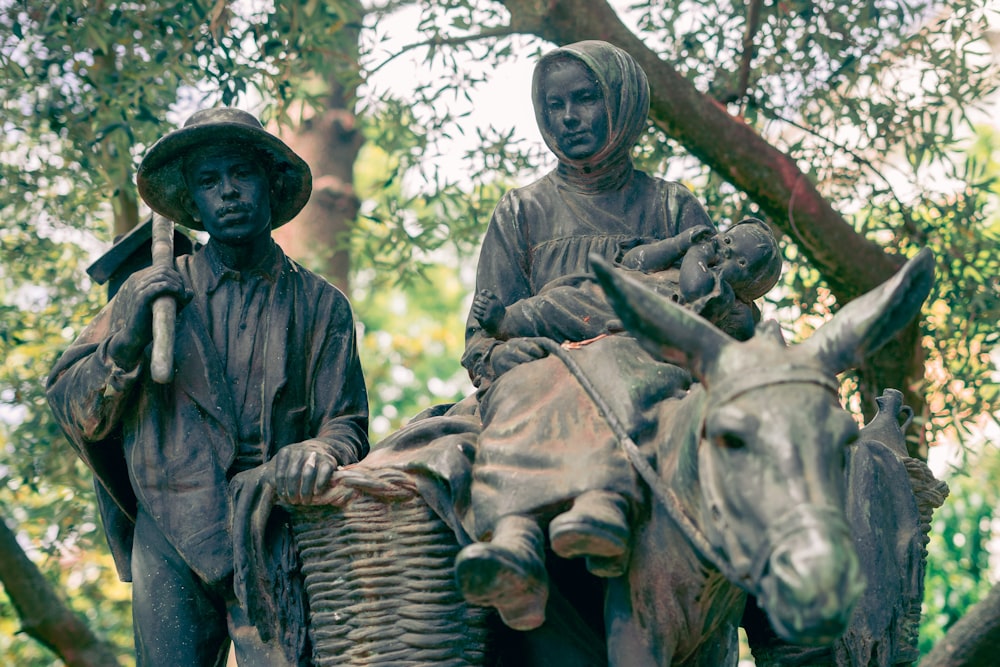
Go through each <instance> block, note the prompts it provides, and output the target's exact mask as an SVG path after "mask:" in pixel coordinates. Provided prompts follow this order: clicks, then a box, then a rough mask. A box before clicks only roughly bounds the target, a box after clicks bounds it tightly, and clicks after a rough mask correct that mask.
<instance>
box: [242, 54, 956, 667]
mask: <svg viewBox="0 0 1000 667" xmlns="http://www.w3.org/2000/svg"><path fill="white" fill-rule="evenodd" d="M534 92H535V101H536V111H537V115H538V119H539V124H540V126H541V127H542V129H543V134H544V135H545V137H546V140H547V142H548V143H549V145H550V147H552V149H553V150H554V151H555V152H556V154H557V156H558V157H559V162H560V163H559V167H558V168H557V169H556V171H555V172H553V173H551V174H548V175H547V176H545V177H543V178H542V179H540V180H539V181H537V182H536V183H534V184H532V185H529V186H527V187H526V188H521V189H518V190H514V191H512V192H511V193H508V194H507V195H505V197H504V199H503V200H502V201H501V203H500V204H499V205H498V207H497V210H496V213H495V215H494V219H493V221H492V223H491V225H490V229H489V231H488V232H487V236H486V240H485V242H484V247H483V252H482V257H481V260H480V270H479V276H478V286H477V292H478V293H479V295H480V297H481V298H479V299H477V302H476V304H475V305H474V307H473V310H472V312H471V314H470V318H469V327H468V338H467V350H466V354H465V356H464V359H463V363H464V364H465V365H466V367H467V368H468V369H469V371H470V374H471V376H472V377H473V378H474V380H475V382H476V384H477V386H478V392H477V393H476V394H475V395H473V396H470V397H468V398H467V399H465V400H463V401H461V402H459V403H457V404H455V405H450V406H437V407H436V408H434V409H431V410H428V411H426V412H425V413H423V414H421V415H419V416H418V417H416V418H414V419H413V420H412V421H411V422H410V423H409V424H408V425H407V426H405V427H404V428H403V429H401V430H400V431H398V432H397V433H395V434H393V435H391V436H389V437H388V438H386V439H385V440H383V441H382V442H380V443H379V445H378V446H377V447H375V448H374V449H373V451H372V452H371V454H370V455H369V456H367V457H366V458H365V459H363V460H361V461H359V462H358V463H356V464H353V465H351V466H347V467H345V468H342V469H339V470H337V471H335V472H334V473H333V475H332V476H331V480H330V484H329V486H328V488H327V489H326V490H325V491H324V492H323V493H322V494H319V495H317V496H314V497H313V498H311V499H309V501H308V503H307V504H303V503H301V502H300V501H297V500H296V499H294V498H285V499H282V498H280V497H278V496H279V494H277V493H276V491H275V489H274V482H273V477H274V475H273V474H272V473H271V472H269V469H270V468H272V467H273V466H274V463H273V462H268V463H265V464H264V465H262V466H260V467H258V468H255V469H252V470H249V471H246V472H243V473H241V474H240V475H238V476H237V477H236V478H235V479H234V485H235V486H237V487H238V488H239V489H240V490H239V491H238V492H237V502H236V503H235V504H236V511H235V512H234V524H233V532H234V534H235V535H236V542H237V552H236V560H237V563H238V565H237V575H238V576H237V584H238V585H237V590H238V592H240V596H241V599H245V600H246V606H247V607H248V609H250V610H251V611H252V613H251V616H252V617H253V618H254V619H255V622H256V623H257V625H258V628H260V629H261V633H262V635H265V636H274V635H275V634H282V635H283V643H285V644H287V643H288V641H287V637H288V636H289V635H293V636H294V633H288V632H284V631H283V630H282V628H287V627H288V626H287V624H286V623H285V622H284V621H283V620H282V618H281V616H282V613H283V612H282V609H283V606H282V604H281V603H280V597H281V589H280V588H279V589H277V590H275V587H274V586H272V585H270V581H269V579H268V572H267V569H268V563H267V562H266V560H264V559H262V558H261V557H260V554H262V553H264V554H266V553H268V552H267V551H265V550H263V549H262V548H261V547H260V545H261V544H262V538H263V537H264V536H266V534H267V530H266V528H267V522H266V517H267V516H268V514H269V513H271V512H273V511H275V509H276V508H277V507H279V506H280V507H283V508H284V509H285V510H287V511H289V512H291V514H292V515H293V522H292V524H293V529H294V531H295V536H296V541H297V545H298V547H299V549H300V550H301V553H302V560H303V572H304V574H305V585H306V588H307V590H308V592H309V599H310V611H311V618H310V627H309V632H310V636H311V638H312V642H313V647H314V651H313V660H314V662H315V664H317V665H353V666H356V667H362V666H364V667H368V666H370V665H376V664H396V665H424V664H440V665H449V666H450V665H455V666H456V667H457V666H458V665H480V664H482V665H496V664H504V665H506V664H524V665H546V666H548V667H552V666H559V667H562V666H565V667H579V666H581V665H587V666H589V665H598V666H599V665H606V664H611V665H616V666H620V667H631V666H633V665H646V664H656V665H671V664H688V665H712V666H713V667H714V666H717V665H735V664H736V661H737V659H738V656H737V642H736V628H737V626H738V625H739V624H740V623H741V622H742V623H744V624H747V625H751V624H752V623H755V622H758V625H755V626H753V627H752V628H748V635H750V636H751V642H752V643H753V645H754V646H755V654H756V652H757V651H759V656H760V659H761V664H766V665H783V664H804V663H803V660H805V661H806V662H808V664H814V665H834V664H836V665H838V666H841V667H844V666H847V665H850V666H851V667H859V666H860V665H868V664H870V661H869V658H872V657H873V654H874V652H876V651H877V652H879V659H880V660H888V661H891V662H886V663H881V664H891V663H893V662H898V661H897V660H896V658H902V657H903V656H906V655H909V654H908V653H907V651H908V649H909V648H910V647H911V646H912V639H913V637H912V607H913V602H914V600H919V591H917V592H916V594H914V589H915V588H918V587H915V586H912V585H909V584H911V583H913V582H912V581H907V579H909V578H911V577H914V576H918V575H916V570H915V568H914V565H913V556H914V554H915V553H916V552H918V551H919V544H918V541H919V540H920V539H921V538H922V535H916V534H915V531H913V530H912V528H913V526H914V524H915V523H916V522H919V524H920V525H921V526H923V525H925V523H926V518H927V516H929V514H927V513H926V512H925V511H924V510H921V511H920V512H918V511H917V510H916V503H915V502H914V490H913V489H912V488H911V487H910V485H909V479H912V478H913V476H912V475H908V472H909V465H908V464H907V465H906V466H905V467H904V463H903V462H902V461H901V460H900V459H899V458H897V455H896V453H893V452H892V451H891V449H890V447H894V446H895V445H896V444H898V443H895V441H898V439H899V432H900V431H899V429H893V428H886V427H885V424H882V425H881V426H880V425H878V424H876V425H875V426H873V427H872V428H870V429H866V430H865V431H864V432H862V433H861V434H860V435H861V437H863V438H864V439H865V441H864V442H863V443H862V444H860V445H858V444H855V443H856V439H857V438H858V437H859V430H858V427H857V425H856V423H855V422H854V420H853V419H852V417H851V416H850V415H849V414H848V413H847V412H846V411H845V410H844V409H843V408H842V406H841V405H840V402H839V397H838V382H837V379H836V374H837V373H838V372H840V371H841V370H843V369H845V368H847V367H848V366H850V365H852V364H854V363H856V362H858V361H859V360H860V359H861V358H862V357H864V356H865V355H867V354H869V353H871V352H872V351H874V349H876V348H877V347H879V346H880V345H882V344H884V343H885V342H886V341H887V340H888V339H890V338H891V337H892V336H893V335H894V334H895V332H897V331H898V330H899V329H900V328H901V327H903V326H904V325H905V324H906V323H907V322H908V321H909V320H910V319H911V318H912V317H913V316H914V315H915V314H916V313H917V312H918V311H919V308H920V305H921V303H922V301H923V299H924V298H925V297H926V295H927V293H928V291H929V289H930V285H931V283H932V280H933V260H932V258H931V257H930V253H929V252H927V251H924V252H922V253H920V254H919V255H917V256H916V257H915V258H914V259H912V260H911V261H910V262H909V263H908V264H907V265H906V266H905V267H903V268H902V269H901V270H900V272H899V273H898V274H897V275H896V276H895V277H894V278H893V279H892V280H890V281H889V282H888V283H886V284H885V285H883V286H882V287H880V288H878V289H876V290H875V291H873V292H871V293H869V294H868V295H866V296H864V297H862V298H860V299H858V300H856V301H855V302H852V303H851V304H849V305H847V306H846V307H844V308H843V309H842V310H841V311H840V312H839V313H838V314H837V315H836V316H835V317H834V318H833V319H832V320H831V322H829V323H828V324H826V325H825V326H824V327H822V328H821V329H820V330H819V331H818V332H817V333H816V334H815V335H814V337H813V338H812V339H810V340H808V341H806V342H805V343H802V344H800V345H797V346H793V347H788V346H787V345H786V344H785V342H784V340H783V339H782V337H781V334H780V331H779V329H778V327H777V326H776V325H774V324H773V323H770V324H765V325H761V326H753V325H755V324H756V321H757V319H758V317H759V314H758V313H757V312H755V310H754V308H753V305H752V303H751V302H750V299H751V298H752V297H753V295H755V294H759V293H760V291H761V290H766V289H767V288H768V287H770V286H771V285H772V284H773V282H774V280H775V279H776V278H777V272H778V271H779V270H780V263H779V262H778V259H777V253H776V252H775V248H774V240H773V237H771V236H770V234H769V232H767V228H766V226H764V225H763V224H762V223H760V222H759V221H752V222H751V221H747V222H745V223H742V224H738V225H736V226H735V227H734V228H733V229H731V230H729V231H727V232H725V233H723V234H718V233H716V232H715V229H714V226H713V225H712V223H711V221H710V220H709V219H708V217H707V215H706V214H705V212H704V211H703V210H702V208H701V206H700V205H699V204H698V203H697V201H696V200H695V199H694V197H693V196H692V195H691V194H690V193H689V192H687V191H686V190H684V189H683V188H682V187H681V186H679V185H677V184H671V183H666V182H664V181H660V180H657V179H652V178H649V177H648V176H646V175H644V174H641V173H640V172H637V171H635V170H634V169H633V167H632V164H631V161H630V160H629V157H628V155H629V149H630V148H631V145H632V143H634V141H635V139H636V137H637V136H638V133H639V132H641V129H642V127H643V126H644V123H645V112H646V104H647V99H648V98H647V94H648V91H647V89H646V83H645V78H644V76H643V75H642V73H641V70H639V68H638V67H637V65H636V64H635V62H634V61H633V60H632V59H631V58H630V57H629V56H627V54H624V53H623V52H622V51H620V50H619V49H616V48H615V47H613V46H611V45H608V44H604V43H600V42H585V43H581V44H575V45H571V46H569V47H565V48H563V49H558V50H556V51H555V52H553V53H552V54H550V55H548V56H546V57H544V58H543V59H542V61H541V63H540V64H539V67H538V68H537V69H536V77H535V85H534ZM727 239H728V241H729V243H727ZM747 241H749V243H746V244H745V242H747ZM734 244H735V245H736V246H738V247H739V250H738V251H737V252H730V251H727V250H726V249H725V247H724V246H725V245H734ZM678 260H680V262H681V266H679V267H676V266H674V264H675V263H676V262H677V261H678ZM685 260H686V263H687V264H688V266H687V267H686V268H685V267H684V264H685ZM741 260H746V264H747V266H746V267H743V266H742V264H741ZM658 273H664V275H662V276H660V275H656V274H658ZM595 285H600V286H601V288H602V289H603V290H605V291H606V292H607V294H608V297H607V301H605V300H604V299H603V297H598V296H597V295H596V294H597V293H596V292H595V290H594V286H595ZM563 288H566V289H563ZM548 297H551V298H548ZM682 300H683V301H685V302H687V301H690V303H688V304H687V305H686V306H683V307H682V306H680V305H679V303H680V302H681V301H682ZM574 304H583V305H582V306H580V307H577V306H576V305H574ZM536 307H539V312H545V309H546V308H550V307H551V308H553V309H554V311H553V312H555V313H556V315H554V316H552V317H551V318H550V317H548V316H546V317H545V318H543V319H544V321H538V322H529V323H528V325H529V326H534V327H536V328H534V329H531V328H521V327H520V324H523V323H524V322H521V323H517V322H516V319H517V317H521V319H522V320H527V319H531V318H532V317H533V315H532V314H531V313H532V309H533V308H536ZM609 307H610V308H611V309H613V311H612V310H609ZM560 309H561V310H560ZM727 309H728V312H727ZM696 311H698V312H696ZM699 312H700V314H699ZM510 313H513V314H514V319H512V321H511V322H510V323H509V324H511V327H510V329H509V330H506V331H505V330H504V328H505V326H506V325H507V324H508V323H506V322H504V319H505V317H506V316H507V315H508V314H510ZM730 317H731V318H732V319H727V318H730ZM713 322H715V323H718V324H720V325H724V326H727V327H731V328H730V329H728V330H729V331H730V332H731V333H732V334H734V335H735V337H734V335H730V334H727V333H726V332H725V331H723V330H720V328H718V327H716V326H715V324H713ZM524 331H528V332H529V333H530V334H531V335H527V336H526V335H524V334H523V333H522V332H524ZM751 333H752V334H753V335H752V336H751V335H750V334H751ZM536 334H537V335H536ZM737 338H739V339H746V340H737ZM896 416H898V410H897V412H896V414H894V415H893V416H892V418H895V417H896ZM881 421H882V422H884V421H885V420H884V419H883V420H881ZM880 439H881V440H886V439H889V440H893V441H894V443H895V444H892V445H887V444H886V443H883V442H881V441H880ZM887 452H888V454H887ZM851 475H856V476H857V477H858V478H859V479H860V478H861V477H864V478H866V479H869V480H870V479H879V478H882V479H888V478H889V476H890V475H891V476H892V479H893V480H894V484H893V485H892V486H891V488H889V487H886V488H884V489H879V493H873V494H872V495H871V496H870V497H860V496H858V495H855V494H854V489H855V486H856V484H855V479H853V478H852V477H851ZM857 487H858V488H860V489H865V488H866V487H864V486H863V485H861V484H860V483H859V484H858V485H857ZM904 487H905V488H904ZM931 487H933V484H929V485H928V488H929V490H930V493H929V494H928V496H932V497H937V498H939V497H940V493H939V491H940V489H933V488H931ZM845 488H850V489H851V490H852V491H851V493H845ZM876 496H877V500H878V503H877V504H873V502H869V501H870V500H873V499H875V498H876ZM933 502H934V498H932V501H931V502H930V503H929V504H925V510H926V508H927V507H930V506H932V505H933ZM887 507H892V508H893V509H892V511H893V512H895V514H894V515H893V516H894V520H895V518H897V517H902V516H903V514H906V516H907V520H906V521H899V522H898V524H897V523H893V522H891V521H890V522H887V521H886V519H885V516H886V513H885V512H883V511H882V508H887ZM279 514H280V513H279ZM911 519H912V520H911ZM873 536H875V537H873ZM876 538H884V539H883V543H893V544H895V545H896V547H897V548H896V552H897V553H896V554H895V556H896V557H897V560H896V564H895V565H893V566H892V567H888V568H886V569H878V568H877V567H873V562H874V560H875V559H870V558H868V559H866V560H865V561H860V560H859V558H858V555H857V553H856V551H855V548H856V545H857V547H858V548H870V547H872V546H873V545H875V544H876V543H877V539H876ZM874 548H877V549H881V548H882V547H874ZM863 553H864V552H863ZM880 562H882V561H880ZM865 574H867V575H868V578H869V580H871V579H879V578H881V579H887V580H892V581H894V582H896V583H897V584H898V585H896V586H895V587H894V588H892V587H885V588H873V587H869V592H868V593H866V594H864V595H863V594H862V590H863V589H864V585H863V584H864V579H865ZM592 575H597V576H592ZM241 581H244V582H247V585H245V586H241V585H240V582H241ZM890 588H891V589H892V590H893V591H895V592H899V593H901V595H898V596H897V597H898V598H899V599H900V600H903V601H904V606H905V607H906V609H905V610H901V613H899V614H897V613H896V610H897V607H894V608H893V610H892V613H889V614H883V615H881V616H880V617H879V618H875V617H874V616H873V615H868V616H866V618H864V619H861V620H860V621H859V619H857V618H852V615H851V612H852V608H854V607H855V605H858V606H864V607H865V608H869V607H870V606H872V605H874V606H878V604H879V600H878V596H879V594H880V593H881V592H882V591H888V590H890ZM904 589H905V591H906V593H905V596H904V595H902V592H903V591H904ZM893 594H895V593H893ZM859 598H860V599H861V602H860V603H859V602H858V600H859ZM904 598H905V599H904ZM463 600H464V601H468V602H470V603H472V604H471V605H463V604H462V601H463ZM484 609H494V610H496V611H497V612H499V614H498V615H499V619H500V620H501V621H502V623H497V622H494V623H492V625H491V624H490V619H492V618H493V616H492V615H490V616H487V615H486V613H485V612H484ZM755 612H756V614H755ZM904 616H905V619H906V620H905V621H904V622H899V619H902V618H904ZM762 628H763V629H762ZM845 629H847V633H846V634H844V633H845ZM751 630H752V631H751ZM842 634H843V636H844V637H846V638H847V639H839V640H836V641H837V642H840V643H836V644H834V646H835V647H836V648H835V649H834V648H831V646H830V645H829V643H830V642H831V641H834V640H835V639H836V638H837V637H838V636H840V635H842ZM293 643H294V642H293ZM823 644H825V645H823ZM835 653H836V656H835V655H834V654H835ZM845 655H846V656H849V657H843V656H845Z"/></svg>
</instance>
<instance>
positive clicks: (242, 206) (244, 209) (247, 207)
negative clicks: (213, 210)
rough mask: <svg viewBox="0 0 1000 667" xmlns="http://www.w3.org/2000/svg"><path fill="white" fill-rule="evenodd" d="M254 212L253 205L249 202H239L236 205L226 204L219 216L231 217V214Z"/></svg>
mask: <svg viewBox="0 0 1000 667" xmlns="http://www.w3.org/2000/svg"><path fill="white" fill-rule="evenodd" d="M252 210H253V204H250V203H248V202H237V203H234V204H226V205H225V206H222V207H220V208H219V210H218V212H217V214H218V215H220V216H222V215H229V214H231V213H249V212H250V211H252Z"/></svg>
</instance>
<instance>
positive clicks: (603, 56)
mask: <svg viewBox="0 0 1000 667" xmlns="http://www.w3.org/2000/svg"><path fill="white" fill-rule="evenodd" d="M565 59H572V60H576V61H578V62H580V63H582V64H583V65H584V66H586V67H587V68H588V69H589V70H590V71H591V72H592V73H593V75H594V77H595V78H596V80H597V82H598V83H599V85H600V86H601V89H602V91H603V93H604V100H605V104H606V105H607V112H608V121H609V122H608V137H607V140H606V142H605V144H604V145H603V146H602V147H601V148H600V149H599V150H598V151H597V152H596V153H595V154H594V155H592V156H590V157H588V158H584V159H579V160H575V159H571V158H569V157H567V156H566V155H564V154H563V153H562V152H561V151H560V150H559V147H558V145H557V143H556V141H555V138H554V137H553V136H552V134H551V133H550V132H549V131H548V129H547V128H546V124H545V116H544V106H543V104H542V102H543V98H544V94H545V91H543V90H542V80H543V74H544V72H545V70H546V68H547V67H549V66H550V65H551V64H552V63H554V62H557V61H560V60H565ZM532 97H533V100H534V104H535V116H536V119H537V120H538V126H539V129H540V130H541V132H542V136H543V138H544V139H545V142H546V144H547V145H548V146H549V148H550V149H552V151H553V152H554V153H555V155H556V157H558V158H559V165H558V166H557V168H556V169H555V170H553V171H551V172H549V173H548V174H546V175H545V176H543V177H542V178H540V179H539V180H537V181H535V182H534V183H531V184H530V185H527V186H525V187H523V188H516V189H514V190H511V191H509V192H507V193H506V194H505V195H504V196H503V197H502V198H501V200H500V202H499V203H498V204H497V207H496V210H495V211H494V213H493V218H492V220H491V221H490V225H489V227H488V229H487V231H486V236H485V237H484V239H483V246H482V251H481V252H480V258H479V268H478V273H477V277H476V291H477V292H479V291H480V290H483V289H486V290H489V291H490V292H492V293H493V294H494V295H495V296H496V297H497V298H498V299H499V300H500V302H501V303H502V304H503V305H504V306H510V305H512V304H514V303H516V302H517V301H520V300H521V299H525V298H528V297H531V296H534V295H536V294H538V293H539V292H540V291H541V290H542V289H543V287H544V286H545V285H547V284H549V283H551V282H552V281H554V280H558V279H563V278H565V277H566V276H572V275H578V276H586V275H590V274H591V270H590V255H591V254H596V255H599V256H601V257H603V258H605V259H607V260H608V261H614V260H615V259H617V258H618V257H620V255H621V254H622V251H623V250H625V249H628V248H631V247H634V246H635V245H638V244H640V243H651V242H653V241H658V240H662V239H665V238H668V237H672V236H676V235H677V234H679V233H681V232H682V231H684V230H685V229H689V228H691V227H695V226H706V227H709V228H713V229H714V227H715V225H714V224H713V223H712V221H711V219H710V218H709V217H708V214H707V213H706V212H705V210H704V208H703V207H702V206H701V204H700V203H699V202H698V200H697V199H696V198H695V197H694V195H692V194H691V192H690V191H689V190H687V188H685V187H684V186H683V185H681V184H679V183H674V182H670V181H664V180H662V179H659V178H652V177H650V176H648V175H646V174H645V173H643V172H641V171H637V170H636V169H635V168H634V167H633V166H632V159H631V149H632V147H633V146H634V145H635V142H636V141H637V140H638V138H639V136H640V135H641V134H642V132H643V130H644V129H645V127H646V118H647V114H648V112H649V84H648V83H647V81H646V76H645V74H644V73H643V72H642V69H641V68H640V67H639V65H638V64H637V63H636V62H635V61H634V60H633V59H632V57H631V56H629V55H628V54H627V53H625V52H624V51H622V50H621V49H618V48H616V47H614V46H612V45H610V44H607V43H605V42H597V41H585V42H578V43H576V44H570V45H569V46H565V47H563V48H560V49H556V50H554V51H552V52H550V53H548V54H546V55H545V56H544V57H543V58H542V59H541V60H540V61H539V63H538V65H537V66H536V68H535V74H534V79H533V82H532ZM539 335H544V332H542V331H541V330H539ZM547 337H548V336H547ZM498 344H500V341H499V340H497V339H496V338H494V337H493V336H491V335H489V334H487V333H486V332H484V331H483V330H482V328H481V327H480V326H479V323H478V321H476V319H475V318H474V317H473V316H472V315H471V314H470V316H469V320H468V323H467V329H466V348H465V355H464V356H463V358H462V365H463V366H465V367H466V368H467V369H468V371H469V375H470V377H471V378H472V380H473V382H474V383H475V384H476V386H478V387H480V388H481V389H485V388H486V387H487V386H488V385H489V383H490V382H492V381H493V379H494V378H495V373H494V371H493V368H492V363H491V355H492V353H493V351H494V349H495V348H496V346H497V345H498Z"/></svg>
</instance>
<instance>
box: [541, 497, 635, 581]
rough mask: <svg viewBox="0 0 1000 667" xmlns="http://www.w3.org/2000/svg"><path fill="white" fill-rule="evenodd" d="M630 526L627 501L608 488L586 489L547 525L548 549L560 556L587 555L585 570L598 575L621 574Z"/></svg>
mask: <svg viewBox="0 0 1000 667" xmlns="http://www.w3.org/2000/svg"><path fill="white" fill-rule="evenodd" d="M631 534H632V533H631V529H630V528H629V523H628V501H627V500H626V499H625V498H624V497H623V496H622V495H620V494H618V493H613V492H611V491H587V492H585V493H582V494H580V496H579V497H577V499H576V500H575V501H573V507H572V508H571V509H570V510H568V511H566V512H563V513H562V514H560V515H558V516H557V517H555V518H554V519H552V522H551V523H550V524H549V540H550V541H551V543H552V550H553V551H554V552H556V554H558V555H559V556H562V557H563V558H576V557H578V556H586V557H587V569H589V570H590V571H591V573H593V574H596V575H597V576H600V577H618V576H621V575H622V574H624V573H625V568H626V567H627V565H628V558H629V540H630V538H631Z"/></svg>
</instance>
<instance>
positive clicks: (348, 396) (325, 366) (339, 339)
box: [309, 291, 369, 465]
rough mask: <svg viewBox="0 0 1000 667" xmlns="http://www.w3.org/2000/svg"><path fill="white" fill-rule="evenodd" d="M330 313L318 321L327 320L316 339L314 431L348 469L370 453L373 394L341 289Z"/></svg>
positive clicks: (312, 400) (312, 394)
mask: <svg viewBox="0 0 1000 667" xmlns="http://www.w3.org/2000/svg"><path fill="white" fill-rule="evenodd" d="M325 314H326V315H327V317H325V318H321V319H319V320H318V321H323V319H325V328H324V330H323V331H322V332H321V333H320V335H317V336H316V337H314V341H315V343H314V349H315V350H316V353H315V355H314V356H313V359H314V369H313V373H312V382H311V386H310V387H309V393H310V397H311V398H310V408H311V409H310V414H311V420H310V425H309V431H310V432H311V433H312V434H313V435H312V439H315V440H319V441H321V442H323V443H326V445H327V446H328V447H329V450H330V453H332V454H333V455H334V456H335V457H336V459H337V461H339V462H340V463H341V464H342V465H346V464H349V463H355V462H357V461H360V460H361V459H362V458H364V457H365V455H366V454H368V449H369V444H368V391H367V389H366V388H365V378H364V374H363V373H362V370H361V361H360V359H359V358H358V345H357V332H356V329H355V325H354V316H353V314H352V312H351V307H350V304H349V303H348V301H347V297H345V296H344V295H343V294H342V293H340V292H339V291H336V292H335V298H334V299H333V302H332V304H331V306H330V308H329V310H328V311H327V313H325Z"/></svg>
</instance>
